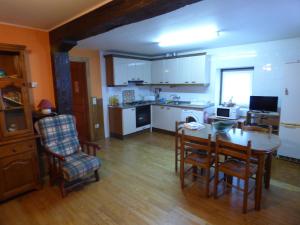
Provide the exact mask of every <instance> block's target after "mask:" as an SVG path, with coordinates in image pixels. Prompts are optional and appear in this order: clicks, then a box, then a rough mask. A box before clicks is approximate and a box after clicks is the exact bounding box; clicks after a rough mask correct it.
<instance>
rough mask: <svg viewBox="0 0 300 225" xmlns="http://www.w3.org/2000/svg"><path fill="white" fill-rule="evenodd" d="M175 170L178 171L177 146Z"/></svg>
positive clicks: (176, 150)
mask: <svg viewBox="0 0 300 225" xmlns="http://www.w3.org/2000/svg"><path fill="white" fill-rule="evenodd" d="M175 172H176V173H177V172H178V149H177V147H175Z"/></svg>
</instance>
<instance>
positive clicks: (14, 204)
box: [0, 133, 300, 225]
mask: <svg viewBox="0 0 300 225" xmlns="http://www.w3.org/2000/svg"><path fill="white" fill-rule="evenodd" d="M101 145H102V146H103V149H104V151H103V152H101V153H100V154H99V156H100V157H101V158H102V159H103V164H104V165H103V167H102V169H101V172H100V174H101V180H100V181H99V182H98V183H91V184H89V185H87V186H85V187H84V188H83V189H81V190H78V191H75V192H72V193H70V194H69V195H68V196H67V197H66V198H64V199H62V198H61V196H60V192H59V189H58V187H55V186H54V187H49V186H48V185H47V184H46V185H44V188H43V189H42V190H40V191H33V192H30V193H28V194H26V195H23V196H20V197H18V198H15V199H13V200H10V201H8V202H5V203H3V204H0V224H1V225H19V224H20V225H68V224H76V225H77V224H78V225H79V224H82V225H105V224H130V225H135V224H137V225H142V224H170V225H171V224H222V225H226V224H228V225H229V224H230V225H233V224H249V225H250V224H251V225H256V224H262V225H269V224H270V225H275V224H282V225H287V224H295V225H296V224H297V225H299V224H300V166H299V165H297V164H293V163H289V162H285V161H282V160H274V161H275V162H274V164H273V175H272V178H273V179H272V182H271V189H270V190H269V191H266V190H264V192H263V200H262V201H263V202H262V210H261V211H260V212H257V211H254V210H253V199H254V197H253V195H252V196H251V200H250V202H249V209H250V210H249V212H248V214H246V215H244V214H242V213H241V206H242V201H241V197H242V195H241V193H239V192H236V191H232V192H231V193H230V192H229V193H228V194H226V195H224V196H223V197H221V198H220V199H218V200H214V199H213V198H209V199H207V198H205V197H204V193H203V187H202V185H201V184H200V183H192V182H189V179H188V180H187V182H186V183H187V185H188V186H187V187H186V188H185V189H184V191H181V189H180V184H179V177H178V175H176V174H175V173H174V164H173V162H174V160H173V158H174V154H173V149H174V143H173V137H172V136H169V135H166V134H160V133H152V134H151V133H144V134H140V135H136V136H132V137H129V138H127V139H126V140H124V141H121V140H117V139H111V140H110V141H106V142H105V143H104V142H103V143H101ZM0 182H1V181H0Z"/></svg>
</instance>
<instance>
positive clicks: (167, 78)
mask: <svg viewBox="0 0 300 225" xmlns="http://www.w3.org/2000/svg"><path fill="white" fill-rule="evenodd" d="M163 64H164V76H163V83H164V84H176V83H177V80H178V59H177V58H175V59H165V60H163Z"/></svg>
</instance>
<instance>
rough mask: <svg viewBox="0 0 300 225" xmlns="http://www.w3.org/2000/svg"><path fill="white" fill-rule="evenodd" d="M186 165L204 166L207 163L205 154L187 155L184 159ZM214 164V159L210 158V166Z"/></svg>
mask: <svg viewBox="0 0 300 225" xmlns="http://www.w3.org/2000/svg"><path fill="white" fill-rule="evenodd" d="M185 162H186V163H189V164H193V165H199V164H200V165H205V164H207V163H208V155H207V154H199V153H192V154H189V155H188V156H187V157H186V159H185ZM213 162H214V157H213V156H211V157H210V164H209V165H211V164H212V163H213Z"/></svg>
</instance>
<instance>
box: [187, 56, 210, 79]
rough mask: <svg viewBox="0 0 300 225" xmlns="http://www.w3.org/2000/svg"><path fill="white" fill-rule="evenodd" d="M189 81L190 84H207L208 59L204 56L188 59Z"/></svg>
mask: <svg viewBox="0 0 300 225" xmlns="http://www.w3.org/2000/svg"><path fill="white" fill-rule="evenodd" d="M188 60H189V61H190V63H189V66H188V76H189V81H190V82H191V83H192V84H209V78H210V76H209V72H210V71H209V69H210V68H209V59H208V56H206V55H199V56H193V57H188Z"/></svg>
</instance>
